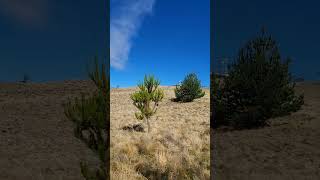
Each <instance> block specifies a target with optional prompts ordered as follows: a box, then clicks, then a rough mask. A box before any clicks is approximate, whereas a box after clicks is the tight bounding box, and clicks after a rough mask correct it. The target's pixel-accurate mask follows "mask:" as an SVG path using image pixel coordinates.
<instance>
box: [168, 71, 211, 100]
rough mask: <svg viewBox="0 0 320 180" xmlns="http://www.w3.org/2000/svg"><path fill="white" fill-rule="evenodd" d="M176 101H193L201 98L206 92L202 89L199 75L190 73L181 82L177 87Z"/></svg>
mask: <svg viewBox="0 0 320 180" xmlns="http://www.w3.org/2000/svg"><path fill="white" fill-rule="evenodd" d="M174 92H175V95H176V99H175V100H176V101H182V102H191V101H193V100H194V99H197V98H201V97H203V96H204V95H205V93H204V92H203V91H202V89H201V82H200V80H199V79H198V77H197V75H196V74H194V73H192V74H188V75H187V76H186V77H185V78H184V80H183V81H182V83H181V84H179V85H177V86H176V89H175V91H174Z"/></svg>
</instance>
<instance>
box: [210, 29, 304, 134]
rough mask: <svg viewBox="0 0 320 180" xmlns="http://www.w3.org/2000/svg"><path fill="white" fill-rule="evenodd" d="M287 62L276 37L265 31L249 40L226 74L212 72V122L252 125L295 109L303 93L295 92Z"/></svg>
mask: <svg viewBox="0 0 320 180" xmlns="http://www.w3.org/2000/svg"><path fill="white" fill-rule="evenodd" d="M289 64H290V59H286V60H283V59H282V58H281V56H280V52H279V48H278V46H277V44H276V41H275V40H274V39H273V38H272V37H271V36H269V35H267V34H266V33H265V32H262V34H261V35H260V36H258V37H257V38H255V39H253V40H251V41H249V42H248V43H247V44H246V45H245V46H244V47H243V48H241V49H240V51H239V54H238V57H237V59H236V61H235V62H234V63H233V64H232V65H231V66H230V68H229V74H228V76H227V77H225V78H224V79H223V80H220V79H219V78H218V77H217V76H215V75H212V76H213V78H212V82H211V86H212V88H211V89H212V99H211V102H212V105H211V106H212V111H213V112H212V115H213V120H214V123H213V125H214V126H215V127H217V126H220V125H230V126H233V127H236V128H252V127H257V126H263V125H265V124H266V120H267V119H269V118H271V117H276V116H282V115H287V114H289V113H290V112H294V111H297V110H299V109H300V107H301V105H302V104H303V102H304V101H303V95H299V96H297V95H295V91H294V87H295V83H294V82H293V80H292V77H291V74H290V73H289Z"/></svg>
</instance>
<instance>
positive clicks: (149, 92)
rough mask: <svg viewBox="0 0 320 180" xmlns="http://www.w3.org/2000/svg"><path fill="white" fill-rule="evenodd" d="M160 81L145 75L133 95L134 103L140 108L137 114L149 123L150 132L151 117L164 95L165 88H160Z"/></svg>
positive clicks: (138, 117)
mask: <svg viewBox="0 0 320 180" xmlns="http://www.w3.org/2000/svg"><path fill="white" fill-rule="evenodd" d="M159 85H160V81H159V80H157V79H155V78H154V76H145V77H144V82H143V83H140V84H139V85H138V87H139V91H137V92H135V93H133V94H132V95H131V99H132V101H133V105H134V106H135V107H137V108H138V109H139V111H140V112H136V113H135V116H136V118H137V119H139V120H144V119H145V120H146V121H147V124H148V132H150V131H151V127H150V122H149V121H150V118H151V116H153V115H154V114H155V113H156V112H157V109H158V106H159V102H160V101H162V99H163V97H164V93H163V90H162V89H160V88H159Z"/></svg>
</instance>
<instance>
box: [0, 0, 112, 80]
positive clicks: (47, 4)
mask: <svg viewBox="0 0 320 180" xmlns="http://www.w3.org/2000/svg"><path fill="white" fill-rule="evenodd" d="M106 14H107V10H106V1H90V2H89V1H87V0H78V1H56V0H29V1H23V0H8V1H0V39H1V41H0V81H17V80H21V79H22V76H23V73H27V74H29V75H30V77H31V79H32V80H33V81H60V80H66V79H85V78H87V75H86V63H87V62H88V61H90V60H91V59H92V57H93V56H95V55H97V56H99V57H100V59H101V61H102V60H104V61H106V58H105V57H106V55H107V47H108V41H107V37H108V34H107V27H108V26H107V22H108V21H107V15H106ZM103 57H104V58H103Z"/></svg>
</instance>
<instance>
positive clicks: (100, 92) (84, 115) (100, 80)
mask: <svg viewBox="0 0 320 180" xmlns="http://www.w3.org/2000/svg"><path fill="white" fill-rule="evenodd" d="M89 77H90V79H91V80H92V81H93V82H94V84H95V85H96V87H97V91H96V92H94V93H93V94H92V95H90V96H86V95H84V94H81V98H75V99H74V100H73V101H71V100H70V99H69V100H68V102H67V103H66V105H65V115H66V117H67V118H68V119H70V120H71V121H73V122H74V123H75V125H76V127H75V128H74V134H75V136H76V137H77V138H79V139H81V140H82V141H83V142H85V143H86V144H87V145H88V147H89V148H90V149H91V150H93V151H94V152H95V153H96V154H97V156H98V157H99V159H100V160H101V165H100V168H98V169H96V170H95V171H91V170H90V169H89V168H88V165H87V164H86V163H84V162H81V164H80V167H81V172H82V174H83V176H84V177H85V178H86V179H88V180H93V179H99V180H100V179H101V180H102V179H103V180H105V179H106V178H107V174H108V173H107V169H108V168H107V161H108V158H109V153H108V152H109V124H110V121H109V112H110V105H109V100H110V96H109V91H110V89H109V87H110V86H109V78H108V77H107V75H106V68H105V65H102V67H101V71H100V70H99V64H98V60H97V59H96V61H95V67H94V70H93V71H91V72H89Z"/></svg>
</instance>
